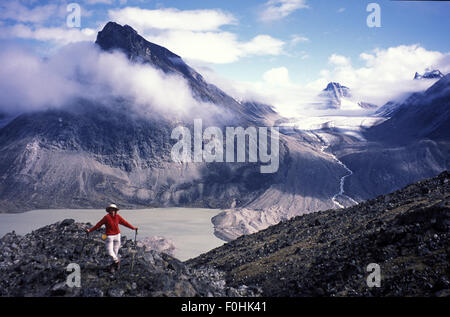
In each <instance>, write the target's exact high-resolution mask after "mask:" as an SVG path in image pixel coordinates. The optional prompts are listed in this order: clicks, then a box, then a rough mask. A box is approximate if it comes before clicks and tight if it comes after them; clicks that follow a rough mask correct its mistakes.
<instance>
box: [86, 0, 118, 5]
mask: <svg viewBox="0 0 450 317" xmlns="http://www.w3.org/2000/svg"><path fill="white" fill-rule="evenodd" d="M83 2H84V3H86V4H88V5H96V4H113V3H114V0H83Z"/></svg>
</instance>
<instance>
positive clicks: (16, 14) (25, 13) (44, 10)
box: [0, 1, 60, 23]
mask: <svg viewBox="0 0 450 317" xmlns="http://www.w3.org/2000/svg"><path fill="white" fill-rule="evenodd" d="M59 10H60V7H59V6H57V5H55V4H48V5H43V6H36V7H34V8H28V7H26V6H24V5H22V4H21V3H20V2H18V1H4V2H2V4H0V19H2V20H8V19H9V20H14V21H17V22H32V23H40V22H44V21H47V20H48V19H49V18H51V17H55V16H56V15H58V13H59Z"/></svg>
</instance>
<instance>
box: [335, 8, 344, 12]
mask: <svg viewBox="0 0 450 317" xmlns="http://www.w3.org/2000/svg"><path fill="white" fill-rule="evenodd" d="M344 11H345V8H339V9H338V10H337V12H338V13H342V12H344Z"/></svg>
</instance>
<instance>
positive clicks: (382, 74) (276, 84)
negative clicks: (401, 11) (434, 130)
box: [201, 45, 450, 117]
mask: <svg viewBox="0 0 450 317" xmlns="http://www.w3.org/2000/svg"><path fill="white" fill-rule="evenodd" d="M359 59H360V61H361V62H362V63H363V66H361V67H354V66H353V64H352V61H351V59H350V58H348V57H346V56H343V55H339V54H332V55H331V56H330V57H329V58H328V63H329V65H330V68H328V69H323V70H322V71H321V72H320V74H319V76H318V79H316V80H313V81H311V82H308V83H305V84H299V83H295V82H292V80H291V79H290V76H289V70H288V68H287V67H284V66H282V67H277V68H272V69H269V70H267V71H266V72H264V73H263V74H262V76H261V80H259V81H254V82H242V81H233V80H229V79H226V78H222V77H220V76H219V75H218V74H216V73H214V72H213V71H212V70H210V69H202V70H201V71H202V75H203V76H204V77H205V79H206V80H207V81H210V82H212V83H214V84H215V85H216V86H218V87H220V88H221V89H223V90H224V91H226V92H227V93H228V94H230V95H231V96H233V97H235V98H236V99H238V100H255V101H260V102H265V103H268V104H271V105H273V106H275V108H276V109H277V110H278V111H279V112H280V113H281V114H282V115H284V116H287V117H291V116H298V115H318V114H321V115H323V113H322V112H323V111H322V112H318V111H317V109H318V107H317V103H318V102H320V100H319V99H318V95H319V93H320V92H321V91H322V90H323V89H324V88H325V87H326V85H327V84H328V83H329V82H331V81H334V82H339V83H341V84H342V85H345V86H347V87H349V88H350V89H351V91H352V94H353V95H354V97H355V98H356V99H357V100H359V101H365V102H370V103H373V104H376V105H380V106H381V105H383V104H385V103H386V102H387V101H390V100H396V99H401V98H402V97H404V96H406V95H409V94H410V93H413V92H417V91H424V90H426V89H427V88H428V87H430V86H431V85H432V84H433V83H434V82H435V80H413V78H414V74H415V72H416V71H417V72H419V73H423V72H424V71H425V70H426V69H427V68H431V69H439V70H441V71H442V72H443V73H444V74H447V73H449V72H450V53H441V52H436V51H429V50H426V49H424V48H423V47H421V46H419V45H410V46H397V47H390V48H387V49H377V50H374V51H372V52H363V53H361V54H360V55H359Z"/></svg>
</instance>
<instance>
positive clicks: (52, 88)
mask: <svg viewBox="0 0 450 317" xmlns="http://www.w3.org/2000/svg"><path fill="white" fill-rule="evenodd" d="M0 60H1V61H2V67H1V68H0V95H1V96H2V98H1V100H0V112H6V113H21V112H26V111H34V110H41V109H50V108H58V107H62V106H65V105H67V104H70V103H71V102H72V101H74V100H76V99H77V98H84V99H88V100H91V101H98V102H102V103H107V102H108V101H109V100H113V99H115V98H125V99H126V100H128V101H130V102H129V104H130V105H131V107H132V108H133V110H135V111H136V112H138V113H140V114H144V113H148V112H150V113H151V112H154V111H156V112H158V113H159V114H161V115H169V116H172V115H174V116H175V117H183V116H189V114H191V113H195V110H196V109H203V111H202V113H205V109H210V110H211V111H213V110H217V109H216V108H215V106H214V105H211V104H206V103H203V102H200V101H198V100H196V99H195V98H194V97H193V95H192V92H191V89H190V87H189V85H188V83H187V81H186V80H185V79H184V78H182V77H181V76H179V75H175V74H165V73H164V72H162V71H160V70H158V69H156V68H154V67H152V66H151V65H148V64H136V63H132V62H130V61H129V60H128V59H127V58H126V56H125V55H124V54H122V53H120V52H112V53H110V52H104V51H101V50H100V49H99V48H98V47H97V46H96V45H95V44H93V43H88V42H80V43H74V44H69V45H66V46H64V47H63V48H61V49H60V50H58V51H57V52H56V53H55V54H54V55H52V56H50V57H47V58H42V57H41V56H37V55H35V54H33V53H30V52H29V51H26V50H24V49H23V48H18V47H8V48H3V49H2V50H0ZM206 112H207V111H206Z"/></svg>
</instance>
